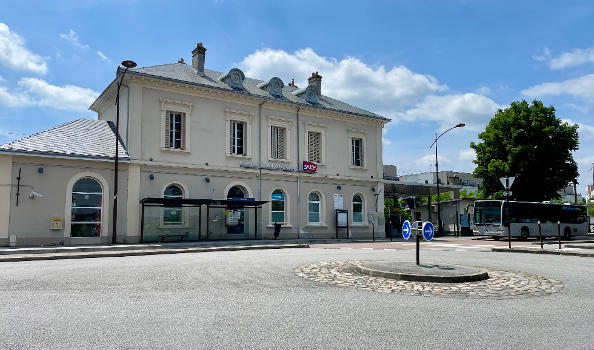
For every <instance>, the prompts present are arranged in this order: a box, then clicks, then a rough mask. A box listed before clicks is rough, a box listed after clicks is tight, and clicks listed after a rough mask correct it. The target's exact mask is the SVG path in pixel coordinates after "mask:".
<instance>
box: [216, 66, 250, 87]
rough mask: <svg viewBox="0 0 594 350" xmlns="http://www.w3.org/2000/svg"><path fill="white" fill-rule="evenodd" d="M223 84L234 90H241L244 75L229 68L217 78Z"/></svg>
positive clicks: (238, 70) (235, 69)
mask: <svg viewBox="0 0 594 350" xmlns="http://www.w3.org/2000/svg"><path fill="white" fill-rule="evenodd" d="M219 79H220V80H221V81H222V82H223V83H225V84H227V85H228V86H229V87H231V88H233V89H236V90H243V81H244V80H245V75H244V74H243V72H242V71H241V69H239V68H231V69H230V70H229V71H228V72H227V73H225V74H223V75H221V77H220V78H219Z"/></svg>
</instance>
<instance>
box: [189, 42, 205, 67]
mask: <svg viewBox="0 0 594 350" xmlns="http://www.w3.org/2000/svg"><path fill="white" fill-rule="evenodd" d="M205 56H206V48H205V47H204V46H202V43H198V44H196V48H195V49H194V50H192V67H194V69H195V70H196V71H197V72H198V73H204V58H205Z"/></svg>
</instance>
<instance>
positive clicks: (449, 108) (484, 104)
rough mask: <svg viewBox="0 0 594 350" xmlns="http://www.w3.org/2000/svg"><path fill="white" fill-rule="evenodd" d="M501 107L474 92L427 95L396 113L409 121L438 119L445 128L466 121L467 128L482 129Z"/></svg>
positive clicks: (400, 117) (399, 117)
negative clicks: (408, 107) (415, 103)
mask: <svg viewBox="0 0 594 350" xmlns="http://www.w3.org/2000/svg"><path fill="white" fill-rule="evenodd" d="M498 108H500V107H499V106H498V105H497V104H496V103H495V102H494V101H493V100H491V99H490V98H488V97H485V96H482V95H477V94H473V93H466V94H458V95H444V96H435V95H431V96H427V97H425V99H424V100H423V101H421V102H420V103H418V104H417V105H415V106H414V107H413V108H411V109H409V110H407V111H405V112H401V113H400V112H399V113H397V114H396V116H397V118H398V119H401V120H407V121H426V120H430V121H436V122H439V123H441V126H442V127H443V128H445V127H451V126H454V125H456V124H458V123H465V124H466V128H468V129H472V130H480V129H482V128H483V126H484V125H486V124H487V122H488V121H489V119H491V118H492V117H493V115H494V114H495V112H496V111H497V109H498Z"/></svg>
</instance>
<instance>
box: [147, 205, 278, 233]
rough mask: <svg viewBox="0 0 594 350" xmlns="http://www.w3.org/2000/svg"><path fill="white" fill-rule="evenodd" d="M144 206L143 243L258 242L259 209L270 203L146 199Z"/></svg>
mask: <svg viewBox="0 0 594 350" xmlns="http://www.w3.org/2000/svg"><path fill="white" fill-rule="evenodd" d="M140 203H141V205H142V212H141V229H140V237H141V238H140V241H141V242H143V243H150V242H173V241H176V242H177V241H183V242H186V241H201V240H226V239H227V240H229V239H258V219H259V214H260V213H261V211H258V209H261V208H262V204H264V203H267V201H255V200H251V199H227V200H217V199H184V198H144V199H142V200H141V201H140ZM203 206H206V210H205V211H203V210H202V209H203ZM203 228H204V229H205V230H204V231H203Z"/></svg>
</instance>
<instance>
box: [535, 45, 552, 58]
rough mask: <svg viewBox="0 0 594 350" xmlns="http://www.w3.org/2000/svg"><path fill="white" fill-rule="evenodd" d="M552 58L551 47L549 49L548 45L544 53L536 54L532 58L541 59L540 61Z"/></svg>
mask: <svg viewBox="0 0 594 350" xmlns="http://www.w3.org/2000/svg"><path fill="white" fill-rule="evenodd" d="M550 58H551V49H549V48H548V47H546V46H545V47H544V49H543V50H542V55H534V56H532V59H533V60H535V61H539V62H543V61H546V60H548V59H550Z"/></svg>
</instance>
